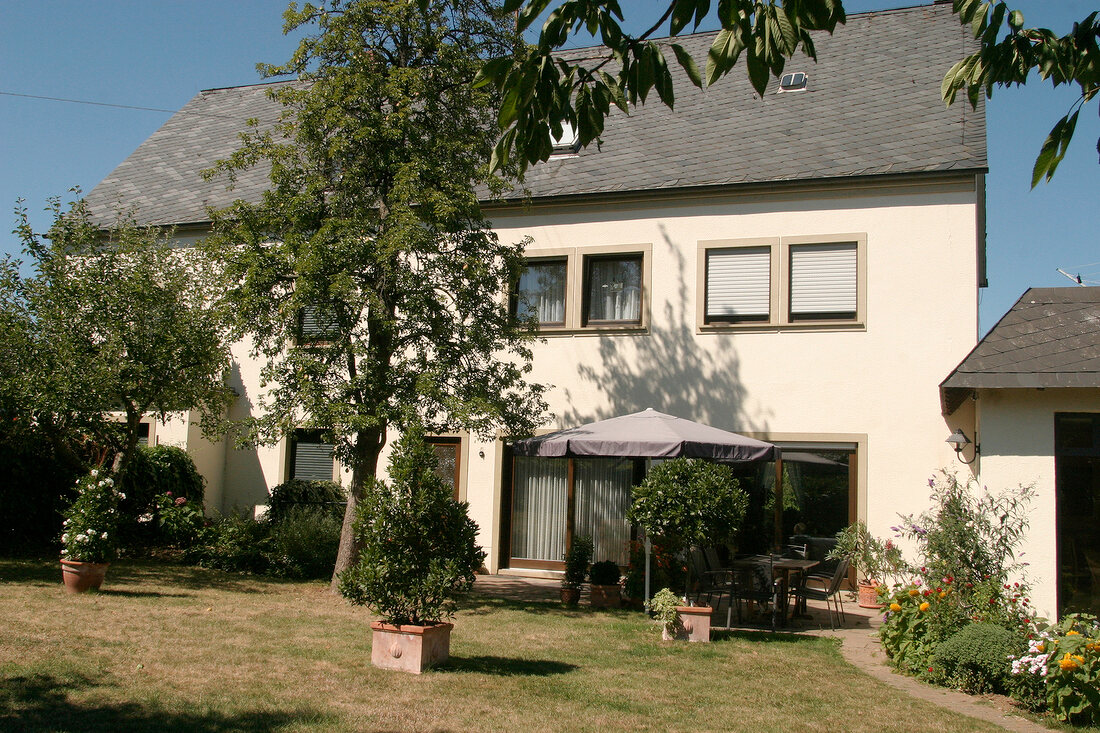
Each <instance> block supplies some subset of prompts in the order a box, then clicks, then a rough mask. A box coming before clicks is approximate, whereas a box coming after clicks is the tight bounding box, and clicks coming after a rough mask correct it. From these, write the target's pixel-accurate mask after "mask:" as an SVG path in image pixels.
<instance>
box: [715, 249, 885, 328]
mask: <svg viewBox="0 0 1100 733" xmlns="http://www.w3.org/2000/svg"><path fill="white" fill-rule="evenodd" d="M866 250H867V236H866V235H865V234H836V235H822V236H797V237H793V236H792V237H770V238H764V239H744V240H710V241H702V242H700V243H699V252H698V255H699V276H698V285H699V305H698V325H699V327H700V328H701V329H703V330H722V329H727V328H734V327H736V328H750V329H751V328H759V327H770V328H775V327H780V328H782V327H792V328H795V327H798V328H802V327H806V328H811V327H815V326H821V327H847V326H857V327H858V326H863V325H864V324H865V322H866V297H867V294H866V282H867V276H866V258H867V253H866Z"/></svg>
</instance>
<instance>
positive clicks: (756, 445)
mask: <svg viewBox="0 0 1100 733" xmlns="http://www.w3.org/2000/svg"><path fill="white" fill-rule="evenodd" d="M512 449H513V451H514V452H515V454H516V455H520V456H541V457H543V458H567V457H579V456H607V457H615V458H678V457H681V456H682V457H686V458H704V459H707V460H711V461H723V462H747V461H774V460H776V458H778V457H779V449H778V448H776V447H775V446H774V445H772V444H771V443H765V442H764V441H762V440H756V439H754V438H746V437H745V436H744V435H738V434H737V433H731V432H728V431H726V430H719V429H718V428H712V427H711V426H709V425H703V424H702V423H697V422H692V421H691V420H684V419H683V418H679V417H674V416H672V415H666V414H664V413H663V412H657V411H656V410H654V409H653V408H652V407H651V408H649V409H647V410H643V411H641V412H635V413H632V414H630V415H622V416H621V417H613V418H610V419H608V420H600V421H599V422H594V423H588V424H587V425H581V426H579V427H575V428H567V429H566V430H559V431H557V432H554V433H548V434H546V435H537V436H535V437H534V438H527V439H526V440H520V441H517V442H516V443H514V444H513V446H512Z"/></svg>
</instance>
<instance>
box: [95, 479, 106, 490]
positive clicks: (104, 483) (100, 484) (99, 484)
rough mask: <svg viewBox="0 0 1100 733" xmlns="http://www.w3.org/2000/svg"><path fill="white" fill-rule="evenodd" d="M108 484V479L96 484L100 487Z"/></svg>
mask: <svg viewBox="0 0 1100 733" xmlns="http://www.w3.org/2000/svg"><path fill="white" fill-rule="evenodd" d="M106 485H107V482H106V481H100V482H99V483H97V484H96V486H98V487H99V488H103V487H104V486H106Z"/></svg>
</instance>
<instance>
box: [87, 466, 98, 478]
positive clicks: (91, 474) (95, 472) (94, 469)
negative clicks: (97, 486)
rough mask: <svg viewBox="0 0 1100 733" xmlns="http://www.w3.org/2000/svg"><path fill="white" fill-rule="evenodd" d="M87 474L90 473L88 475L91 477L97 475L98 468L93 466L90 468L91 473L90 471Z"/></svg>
mask: <svg viewBox="0 0 1100 733" xmlns="http://www.w3.org/2000/svg"><path fill="white" fill-rule="evenodd" d="M89 475H90V476H91V477H92V478H95V477H96V476H98V475H99V469H98V468H93V469H92V470H91V473H90V474H89Z"/></svg>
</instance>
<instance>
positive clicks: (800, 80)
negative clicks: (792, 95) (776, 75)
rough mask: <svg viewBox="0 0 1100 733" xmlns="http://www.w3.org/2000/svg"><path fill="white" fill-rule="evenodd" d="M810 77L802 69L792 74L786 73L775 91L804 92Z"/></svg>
mask: <svg viewBox="0 0 1100 733" xmlns="http://www.w3.org/2000/svg"><path fill="white" fill-rule="evenodd" d="M807 81H809V78H808V77H807V76H806V74H805V73H803V72H801V71H795V72H793V73H791V74H784V75H783V76H782V77H781V78H780V79H779V89H777V90H776V91H775V93H776V94H782V93H783V92H802V91H805V90H806V82H807Z"/></svg>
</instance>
